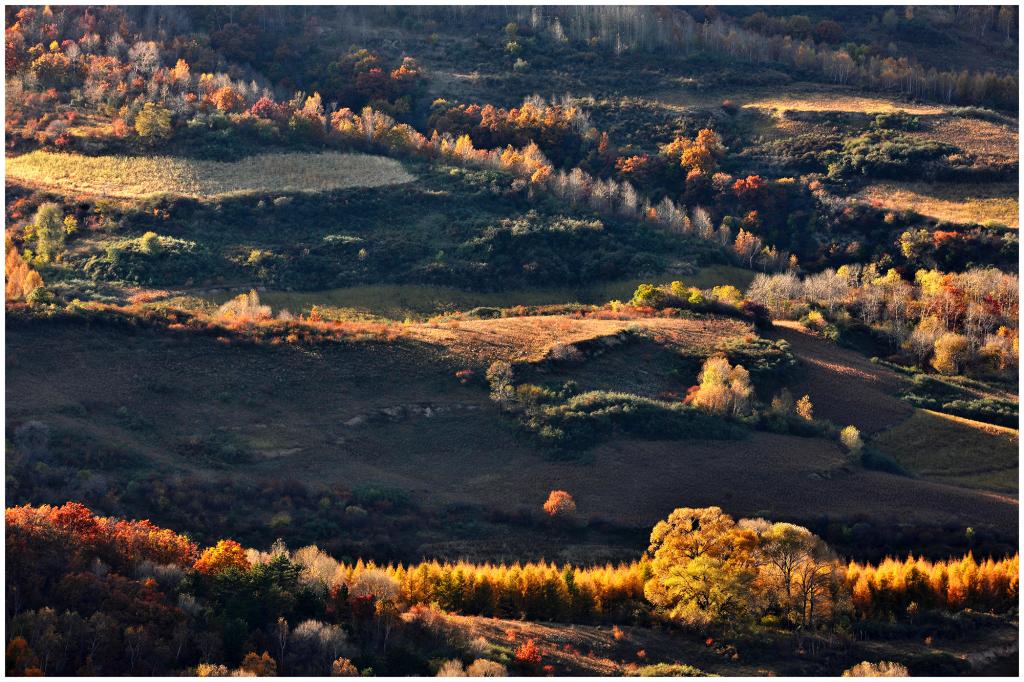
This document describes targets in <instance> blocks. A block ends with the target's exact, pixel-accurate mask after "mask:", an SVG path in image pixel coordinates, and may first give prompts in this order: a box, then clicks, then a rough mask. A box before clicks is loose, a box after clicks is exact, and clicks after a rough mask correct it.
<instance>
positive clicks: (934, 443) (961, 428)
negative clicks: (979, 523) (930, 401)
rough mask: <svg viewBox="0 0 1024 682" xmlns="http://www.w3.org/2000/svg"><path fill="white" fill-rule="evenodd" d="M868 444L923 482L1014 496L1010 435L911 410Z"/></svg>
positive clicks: (1014, 440) (1014, 438)
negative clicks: (910, 412)
mask: <svg viewBox="0 0 1024 682" xmlns="http://www.w3.org/2000/svg"><path fill="white" fill-rule="evenodd" d="M871 442H872V444H873V445H874V446H875V447H877V448H878V449H880V450H882V451H883V452H885V453H886V454H889V455H892V456H893V457H894V458H896V460H897V461H898V462H899V463H900V464H901V465H902V466H903V467H904V468H906V469H907V470H908V471H912V472H914V473H915V474H917V475H919V476H922V477H924V478H927V479H931V480H935V481H944V482H947V483H955V484H958V485H965V486H970V487H977V488H987V489H991V490H996V491H1001V492H1011V493H1017V491H1018V472H1019V464H1018V459H1017V457H1018V451H1017V448H1018V444H1019V434H1018V432H1017V430H1016V429H1009V428H1006V427H1003V426H994V425H992V424H985V423H982V422H977V421H973V420H970V419H964V418H962V417H954V416H952V415H948V414H940V413H938V412H932V411H931V410H916V411H915V412H914V414H913V416H911V417H910V419H908V420H906V421H905V422H903V423H902V424H900V425H898V426H896V427H894V428H892V429H889V430H887V431H884V432H882V433H880V434H878V435H877V436H875V438H873V439H872V441H871Z"/></svg>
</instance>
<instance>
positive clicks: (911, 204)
mask: <svg viewBox="0 0 1024 682" xmlns="http://www.w3.org/2000/svg"><path fill="white" fill-rule="evenodd" d="M1017 189H1018V188H1017V185H1016V184H1015V183H1008V182H994V183H978V184H970V185H968V184H954V183H927V182H879V183H873V184H871V185H869V186H867V187H866V188H864V189H863V190H861V192H860V193H858V194H857V197H859V198H861V199H864V200H865V201H869V202H871V203H872V204H874V205H876V206H881V207H884V208H891V209H907V208H910V209H913V210H915V211H917V212H918V213H920V214H921V215H924V216H928V217H930V218H936V219H938V220H946V221H949V222H951V223H968V224H974V223H978V224H981V223H986V222H989V221H992V222H996V223H999V224H1001V225H1006V226H1007V227H1019V225H1020V223H1019V214H1020V204H1019V202H1018V197H1017Z"/></svg>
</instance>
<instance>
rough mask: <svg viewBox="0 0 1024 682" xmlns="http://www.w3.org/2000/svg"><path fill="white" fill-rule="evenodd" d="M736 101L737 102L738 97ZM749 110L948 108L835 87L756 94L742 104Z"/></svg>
mask: <svg viewBox="0 0 1024 682" xmlns="http://www.w3.org/2000/svg"><path fill="white" fill-rule="evenodd" d="M734 101H736V100H735V99H734ZM742 106H743V107H745V108H748V109H767V110H770V111H773V112H783V111H850V112H855V113H861V114H890V113H894V112H897V111H905V112H907V113H908V114H916V115H934V114H942V113H945V109H943V108H942V107H939V106H935V105H931V104H908V103H905V102H898V101H893V100H890V99H886V98H882V97H869V96H864V95H860V94H856V93H854V92H852V91H847V90H844V89H841V88H836V89H835V90H817V89H814V90H807V91H800V90H788V89H787V92H786V93H785V94H774V95H765V96H757V95H754V96H753V97H751V98H750V99H749V100H747V101H745V102H744V103H743V105H742Z"/></svg>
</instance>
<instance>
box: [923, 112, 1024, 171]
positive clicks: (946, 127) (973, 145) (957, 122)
mask: <svg viewBox="0 0 1024 682" xmlns="http://www.w3.org/2000/svg"><path fill="white" fill-rule="evenodd" d="M927 128H928V129H927V130H925V131H921V132H910V133H909V135H910V136H911V137H916V136H919V137H923V138H926V139H934V140H939V141H941V142H946V143H949V144H952V145H956V146H957V147H959V148H960V149H962V150H964V151H965V152H967V153H968V154H970V155H971V156H973V157H975V162H982V163H989V164H994V163H1013V162H1015V161H1017V159H1018V158H1019V156H1020V134H1019V133H1018V131H1017V129H1016V127H1015V126H1009V125H1006V124H1003V123H993V122H992V121H984V120H981V119H978V118H964V117H962V116H942V117H938V118H935V119H932V120H931V121H928V126H927Z"/></svg>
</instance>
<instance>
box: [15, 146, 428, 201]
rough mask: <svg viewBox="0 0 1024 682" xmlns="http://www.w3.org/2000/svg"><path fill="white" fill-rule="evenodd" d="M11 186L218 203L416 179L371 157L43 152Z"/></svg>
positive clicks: (21, 163) (31, 157)
mask: <svg viewBox="0 0 1024 682" xmlns="http://www.w3.org/2000/svg"><path fill="white" fill-rule="evenodd" d="M7 179H8V180H9V181H10V180H13V181H15V182H18V183H21V184H25V185H28V186H32V187H40V188H44V189H50V190H59V191H61V192H66V193H74V194H87V195H98V196H105V197H119V198H125V199H138V198H142V197H146V196H149V195H152V194H163V193H167V194H173V195H177V196H183V197H191V198H193V199H210V198H215V197H221V196H224V195H228V194H235V193H242V194H244V193H250V192H278V193H291V192H324V191H329V190H335V189H344V188H346V187H381V186H386V185H400V184H404V183H407V182H411V181H412V180H414V177H413V176H412V175H410V174H409V173H408V172H407V171H406V170H405V169H404V168H403V167H402V164H401V163H399V162H398V161H395V160H394V159H389V158H385V157H382V156H371V155H367V154H339V153H335V152H328V153H323V154H309V153H298V152H296V153H271V154H257V155H254V156H248V157H245V158H243V159H240V160H238V161H228V162H225V161H207V160H197V159H185V158H179V157H166V156H84V155H81V154H57V153H53V152H45V151H35V152H32V153H29V154H25V155H22V156H18V157H14V158H10V159H8V160H7Z"/></svg>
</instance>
